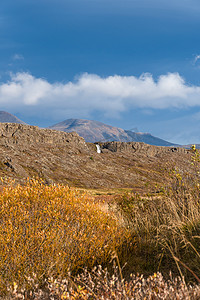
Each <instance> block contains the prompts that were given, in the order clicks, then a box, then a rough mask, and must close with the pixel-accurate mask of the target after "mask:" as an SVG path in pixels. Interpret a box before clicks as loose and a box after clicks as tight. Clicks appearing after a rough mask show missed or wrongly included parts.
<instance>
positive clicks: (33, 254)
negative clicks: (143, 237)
mask: <svg viewBox="0 0 200 300" xmlns="http://www.w3.org/2000/svg"><path fill="white" fill-rule="evenodd" d="M127 237H128V233H127V231H126V230H125V229H124V228H121V227H120V225H119V224H118V223H117V221H116V220H115V219H114V218H113V217H112V216H111V215H109V214H107V213H105V212H103V211H101V209H100V208H99V206H97V205H96V204H95V202H94V201H93V199H92V198H91V197H89V196H88V195H86V194H83V193H80V192H78V191H76V190H75V189H71V188H69V187H67V186H62V185H49V186H47V185H45V184H43V182H42V181H40V180H30V181H27V184H26V185H25V186H21V185H17V186H12V185H11V186H7V187H5V188H4V189H3V190H2V192H1V193H0V257H1V259H0V285H1V289H5V287H6V286H8V284H11V283H12V284H13V283H14V282H17V284H18V285H21V284H23V283H24V282H25V281H26V279H27V278H28V277H32V276H33V274H36V276H37V278H38V279H41V280H42V278H44V277H47V276H58V275H61V276H62V275H64V274H66V272H67V271H68V270H70V271H74V272H75V271H77V270H78V269H79V268H80V267H83V266H88V267H92V266H93V265H94V264H95V263H104V262H106V261H107V260H108V259H109V257H110V254H111V252H112V251H113V250H114V249H119V248H120V245H122V243H123V241H124V240H125V239H126V238H127Z"/></svg>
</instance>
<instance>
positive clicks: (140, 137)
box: [49, 119, 174, 146]
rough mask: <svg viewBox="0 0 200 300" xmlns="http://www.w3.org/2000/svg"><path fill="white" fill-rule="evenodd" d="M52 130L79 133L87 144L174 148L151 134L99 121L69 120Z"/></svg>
mask: <svg viewBox="0 0 200 300" xmlns="http://www.w3.org/2000/svg"><path fill="white" fill-rule="evenodd" d="M49 128H50V129H55V130H60V131H65V132H72V131H75V132H77V133H78V134H79V135H80V136H81V137H83V138H84V139H85V141H86V142H90V143H95V142H110V141H118V142H144V143H146V144H149V145H155V146H173V145H174V144H172V143H170V142H167V141H164V140H162V139H160V138H157V137H154V136H152V135H151V134H150V133H141V132H133V131H131V130H124V129H122V128H118V127H114V126H110V125H107V124H104V123H102V122H99V121H92V120H85V119H67V120H65V121H62V122H60V123H57V124H55V125H52V126H50V127H49Z"/></svg>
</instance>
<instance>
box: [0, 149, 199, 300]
mask: <svg viewBox="0 0 200 300" xmlns="http://www.w3.org/2000/svg"><path fill="white" fill-rule="evenodd" d="M192 151H193V158H192V162H191V163H192V168H191V172H190V173H189V172H183V171H182V172H180V171H178V170H171V171H170V176H171V181H170V182H169V181H168V182H167V184H166V186H163V187H159V188H158V187H157V193H153V194H149V195H147V196H144V195H143V196H140V195H138V194H133V193H131V192H130V191H128V192H127V193H125V194H120V195H116V196H115V197H114V196H113V194H112V195H110V196H111V201H110V203H109V202H107V203H103V202H102V203H100V201H99V198H98V201H97V200H95V197H94V196H91V195H89V194H87V193H85V192H84V191H83V190H79V191H78V190H76V189H72V188H69V187H66V186H63V185H45V184H44V183H43V182H42V181H41V180H28V181H27V183H26V184H25V185H24V186H22V185H15V184H14V183H12V184H5V185H4V187H3V188H2V190H1V192H0V255H1V260H0V292H1V295H2V297H5V298H6V297H7V298H8V299H9V298H15V299H16V298H18V299H145V297H146V299H200V201H199V199H200V185H199V166H198V165H199V153H198V152H197V150H196V149H195V147H193V150H192ZM108 196H109V195H108ZM99 197H101V195H99ZM105 197H106V196H105V195H103V197H102V199H104V200H105ZM105 207H106V209H105ZM113 263H114V264H115V266H114V269H113V268H112V267H111V266H112V265H113ZM132 273H133V274H137V273H138V274H139V273H140V274H143V275H138V274H137V275H131V274H132ZM161 274H162V275H161Z"/></svg>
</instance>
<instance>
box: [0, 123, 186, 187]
mask: <svg viewBox="0 0 200 300" xmlns="http://www.w3.org/2000/svg"><path fill="white" fill-rule="evenodd" d="M100 147H101V153H100V154H98V153H97V149H96V145H95V144H92V143H86V142H85V140H84V139H83V138H82V137H80V136H79V135H78V134H77V133H75V132H72V133H65V132H61V131H55V130H51V129H39V128H38V127H34V126H29V125H21V124H10V123H9V124H8V123H4V124H3V123H2V124H0V177H5V176H6V177H8V178H13V179H16V180H17V181H23V179H25V178H26V177H33V176H39V177H41V178H43V179H44V180H45V182H47V183H50V182H59V183H64V184H69V185H70V186H76V187H84V188H131V189H133V190H143V189H144V187H145V186H147V185H148V186H149V187H154V186H155V184H156V183H159V182H160V183H161V184H163V183H165V182H166V178H169V179H170V175H169V169H170V168H174V167H176V168H177V169H179V170H180V171H181V170H187V169H191V154H190V151H189V150H185V149H182V148H170V147H156V146H150V145H146V144H144V143H137V142H129V143H125V142H107V143H101V144H100Z"/></svg>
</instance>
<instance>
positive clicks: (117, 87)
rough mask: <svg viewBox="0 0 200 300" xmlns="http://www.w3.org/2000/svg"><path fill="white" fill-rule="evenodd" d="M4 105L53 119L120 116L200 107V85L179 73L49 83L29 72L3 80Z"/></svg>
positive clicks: (90, 77)
mask: <svg viewBox="0 0 200 300" xmlns="http://www.w3.org/2000/svg"><path fill="white" fill-rule="evenodd" d="M0 105H1V106H2V107H4V109H7V110H9V109H10V108H12V111H13V110H14V109H16V111H19V109H20V111H22V112H23V111H25V110H26V111H28V110H29V111H31V113H32V114H34V113H35V114H37V115H38V114H45V115H46V116H47V117H49V118H51V117H52V116H53V115H55V114H56V116H57V117H58V116H60V119H61V120H62V118H63V117H65V116H64V114H65V115H66V116H67V115H68V114H69V113H70V114H71V115H72V116H73V115H76V116H77V114H78V113H77V112H80V116H81V115H84V117H86V116H89V115H90V114H91V113H92V112H93V111H100V112H102V113H104V114H105V115H107V116H114V115H115V116H117V115H119V114H120V113H121V112H123V111H126V110H129V109H131V108H143V109H166V108H173V107H176V108H179V109H182V108H188V107H195V106H200V86H190V85H188V84H186V83H185V81H184V79H183V78H182V77H181V76H180V75H179V74H178V73H169V74H167V75H162V76H160V77H159V78H158V80H154V79H153V77H152V75H151V74H143V75H142V76H140V77H135V76H118V75H115V76H109V77H105V78H102V77H100V76H98V75H94V74H87V73H86V74H83V75H81V76H80V77H78V78H77V79H76V80H75V81H74V82H67V83H58V82H57V83H53V84H52V83H49V82H48V81H47V80H45V79H43V78H35V77H34V76H32V75H31V74H28V73H17V74H11V78H10V80H9V81H8V82H5V83H0Z"/></svg>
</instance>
